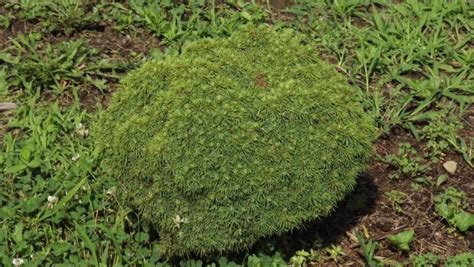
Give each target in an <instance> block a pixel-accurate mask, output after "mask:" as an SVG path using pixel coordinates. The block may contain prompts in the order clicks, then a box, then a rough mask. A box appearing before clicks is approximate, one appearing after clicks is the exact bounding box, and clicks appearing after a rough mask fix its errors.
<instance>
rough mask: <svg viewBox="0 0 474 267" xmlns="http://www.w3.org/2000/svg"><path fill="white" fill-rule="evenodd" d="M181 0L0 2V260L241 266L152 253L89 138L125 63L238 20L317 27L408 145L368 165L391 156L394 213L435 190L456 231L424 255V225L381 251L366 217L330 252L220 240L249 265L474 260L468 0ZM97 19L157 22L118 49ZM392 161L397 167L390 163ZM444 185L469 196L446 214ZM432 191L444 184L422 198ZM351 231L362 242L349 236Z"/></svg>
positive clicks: (335, 58) (122, 23)
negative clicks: (274, 2)
mask: <svg viewBox="0 0 474 267" xmlns="http://www.w3.org/2000/svg"><path fill="white" fill-rule="evenodd" d="M189 2H190V3H189V4H175V3H174V2H173V1H148V0H130V1H125V2H122V1H120V2H110V1H99V0H95V1H92V0H90V1H79V0H68V1H59V0H52V1H47V2H46V1H39V0H20V1H9V0H7V1H3V2H2V3H1V4H0V40H3V42H0V102H14V103H16V104H18V106H19V107H18V108H17V109H15V110H8V111H0V112H1V116H0V150H1V154H0V170H3V171H2V172H0V186H1V188H2V191H1V193H0V225H1V227H0V265H5V266H11V265H12V263H13V261H14V259H18V260H20V259H21V260H22V261H23V266H44V265H53V264H54V265H58V266H62V265H63V266H66V265H75V266H76V265H77V266H90V265H94V266H122V265H144V266H164V265H166V264H170V265H171V264H175V265H176V264H181V266H204V265H206V264H207V263H210V262H212V261H214V262H216V263H217V262H218V261H219V262H220V265H219V266H227V265H228V266H235V264H234V265H232V264H233V263H232V261H230V260H226V259H224V258H222V259H220V260H219V259H201V260H199V259H194V260H187V259H177V260H175V261H166V260H165V259H160V258H158V257H157V256H156V255H157V251H158V250H159V249H160V248H159V247H158V246H157V240H158V233H156V232H155V230H153V229H152V228H151V227H150V226H149V225H146V224H145V223H143V222H141V221H140V218H138V217H137V216H136V215H135V213H134V212H133V211H132V210H128V209H125V208H123V207H122V206H121V205H120V203H119V202H117V201H116V199H115V193H114V192H115V191H114V190H115V187H114V179H113V177H109V175H108V173H107V172H106V170H103V169H101V168H100V162H101V154H100V153H99V151H97V150H96V149H95V148H94V147H93V146H92V142H91V141H90V140H89V137H90V136H89V133H88V130H89V127H90V123H91V121H92V119H93V118H94V116H96V114H97V112H98V111H100V110H101V109H103V108H105V106H106V103H107V97H108V95H110V93H111V92H113V91H114V90H115V89H116V87H117V83H118V81H119V79H120V77H121V76H122V75H123V74H124V73H126V72H127V71H129V70H131V69H134V68H136V67H137V66H138V65H140V64H141V62H143V61H145V60H148V59H150V58H152V57H154V58H157V57H161V56H162V53H161V52H160V51H161V50H164V48H167V50H166V51H167V52H165V53H176V51H179V49H180V47H181V46H182V44H183V43H184V42H186V41H189V40H195V39H198V38H203V37H220V36H228V35H229V34H230V33H231V32H232V31H234V30H235V29H237V28H238V27H239V26H240V25H243V24H246V23H254V24H262V23H268V24H274V25H276V26H277V27H291V28H294V29H296V30H299V31H301V32H303V33H305V34H306V35H307V38H308V39H311V40H312V41H315V42H317V47H316V50H315V53H319V54H320V55H321V57H323V58H325V59H326V60H328V61H330V62H332V63H334V64H336V65H337V67H338V70H339V71H340V72H342V73H344V74H345V75H346V76H347V77H348V78H349V79H350V81H351V83H352V89H353V92H354V94H359V95H362V96H363V97H364V98H365V99H366V102H365V105H366V109H367V112H373V113H374V114H375V116H376V117H377V120H378V124H379V127H380V131H381V132H382V133H383V134H382V136H381V140H380V143H379V144H378V145H380V146H382V145H383V144H385V143H386V142H388V141H387V140H392V139H393V140H395V141H394V142H395V148H398V147H400V148H403V149H404V151H401V152H399V150H398V149H388V148H387V149H386V150H387V151H385V152H384V151H382V152H380V151H378V152H379V154H380V156H379V157H376V158H380V159H379V160H377V159H374V162H375V163H374V166H376V165H377V164H385V163H384V162H385V161H386V160H385V159H384V158H387V159H389V161H390V162H391V164H390V166H389V167H387V168H386V169H384V172H383V173H381V174H379V175H380V179H382V178H383V177H385V178H386V181H387V183H389V185H390V187H391V189H390V190H387V191H386V192H390V191H391V190H395V189H396V190H399V191H400V192H403V194H405V195H406V197H403V199H404V201H403V203H402V204H403V214H410V213H412V214H413V215H412V216H416V215H417V214H418V213H415V212H414V210H410V209H409V206H410V203H409V202H410V201H409V200H410V199H411V198H412V197H415V196H416V195H420V194H425V192H426V194H425V196H426V197H425V200H426V201H428V202H429V203H431V204H430V205H431V206H433V207H434V205H435V203H438V204H437V205H438V208H437V210H438V212H441V215H436V214H437V213H436V210H435V208H433V207H432V208H431V210H429V211H428V212H430V213H429V214H430V216H427V217H429V218H430V220H431V221H428V222H427V223H432V224H433V225H438V227H439V228H438V229H445V228H449V229H450V230H449V231H448V230H439V231H441V234H442V236H443V238H445V240H460V241H457V243H456V246H453V247H454V248H453V247H446V249H445V250H443V251H445V253H444V254H443V253H441V252H439V251H437V250H436V248H435V247H434V246H433V247H428V252H436V253H435V254H437V256H434V254H433V255H431V254H429V255H431V256H430V257H429V258H426V257H424V258H423V257H422V256H423V255H424V252H423V251H420V250H419V248H420V244H421V243H420V242H423V233H422V232H420V231H419V230H417V231H416V236H415V237H414V241H413V242H412V243H411V244H410V251H408V252H406V253H405V254H406V255H400V254H394V253H392V254H390V253H391V252H390V251H389V250H388V249H387V250H384V251H385V253H383V254H384V255H392V256H393V259H389V258H384V259H382V258H381V257H378V256H377V253H379V252H380V251H381V250H382V249H384V248H386V247H388V244H389V243H388V240H385V238H382V239H375V237H370V233H364V237H365V239H367V240H370V241H369V243H368V244H366V243H365V241H364V237H363V236H362V234H359V235H358V237H359V241H360V244H361V245H362V244H364V245H363V246H361V247H358V246H346V245H344V244H339V243H337V242H332V243H331V244H329V245H334V246H333V247H332V248H338V249H337V253H336V254H337V255H336V254H334V253H335V252H334V253H330V256H329V257H319V256H318V255H320V254H322V255H324V254H327V251H330V250H331V247H330V246H328V247H329V250H324V249H322V250H321V251H320V252H313V251H311V253H310V252H306V253H305V252H304V250H305V249H306V250H308V251H309V247H311V245H309V246H305V247H304V246H302V247H298V248H295V250H294V251H296V250H298V253H292V254H288V253H286V254H285V253H280V254H275V253H276V252H277V251H279V250H281V251H284V249H283V248H282V247H281V248H280V247H272V248H271V249H268V246H264V247H265V248H266V249H260V248H259V247H256V248H255V249H254V250H252V251H249V252H248V253H247V254H242V255H237V256H235V255H234V256H232V257H231V256H230V255H224V256H228V257H229V258H232V259H233V260H234V261H235V262H237V263H239V264H240V263H245V264H247V265H248V266H268V264H274V266H279V264H280V265H282V262H283V260H286V261H287V262H289V261H290V259H293V260H292V262H293V263H298V262H305V263H308V262H316V261H320V262H324V261H326V262H327V261H333V260H335V259H337V262H338V263H343V262H344V261H345V260H348V261H349V260H354V257H355V259H357V257H359V255H358V254H359V253H362V255H363V256H362V257H361V258H359V259H362V258H364V257H365V259H367V263H368V264H369V265H376V264H380V263H382V262H387V261H390V260H392V261H390V262H393V261H399V262H404V263H408V262H409V261H410V257H412V258H413V259H414V260H416V261H417V263H420V262H428V261H430V262H433V261H434V258H435V257H436V261H438V257H439V260H440V261H441V262H444V261H446V264H451V265H453V266H454V265H455V264H460V265H456V266H463V265H462V264H469V263H472V261H473V260H472V254H468V253H467V254H460V253H461V252H462V251H463V250H467V248H468V246H467V245H466V242H465V241H463V240H465V239H466V238H467V237H468V236H469V235H470V233H472V228H467V229H465V227H466V225H467V224H468V220H469V219H466V218H472V217H470V216H472V205H471V206H469V205H468V203H472V197H473V196H472V194H469V192H468V187H466V186H465V185H466V184H467V183H468V182H469V180H468V179H469V173H471V174H472V164H473V162H472V159H473V154H472V149H473V147H472V146H473V143H474V137H473V130H472V129H473V128H472V120H470V119H469V116H472V112H473V111H472V101H473V100H474V94H473V93H474V86H473V85H474V76H473V74H472V68H473V65H474V52H473V51H474V50H473V35H472V31H473V27H474V24H473V22H472V12H473V10H472V6H469V4H468V1H462V0H454V1H447V0H430V1H412V0H408V1H404V2H402V3H395V2H396V1H394V2H393V3H392V1H377V0H374V1H371V0H351V1H319V0H318V1H313V0H300V1H296V3H295V4H294V5H291V6H289V7H288V8H287V9H286V10H283V11H278V12H276V11H275V10H273V11H272V10H270V9H268V7H267V5H262V6H260V5H258V4H255V3H252V2H247V1H240V0H233V1H231V0H229V1H225V3H221V1H202V0H201V1H199V0H196V1H189ZM105 29H107V30H105ZM90 32H96V33H98V35H99V36H102V35H104V36H105V35H114V36H119V37H120V38H119V39H118V40H122V39H124V40H125V39H126V38H127V36H132V38H131V39H140V38H142V37H144V36H152V38H154V39H155V40H157V42H159V46H158V47H144V48H143V47H139V48H137V47H138V46H139V44H138V43H133V41H132V44H131V48H130V47H125V46H123V45H122V44H119V45H120V46H122V48H117V49H120V51H113V49H112V48H104V46H97V45H96V44H95V43H94V42H92V41H93V40H91V39H90V36H89V35H87V33H90ZM133 37H136V38H133ZM104 40H106V39H104ZM110 45H112V44H110ZM152 48H155V49H154V50H152ZM406 143H410V145H407V144H406ZM403 149H402V150H403ZM413 151H414V152H413ZM405 152H406V153H405ZM387 155H390V156H387ZM413 158H414V159H415V160H410V159H413ZM453 158H454V159H455V160H456V161H457V163H458V165H459V166H460V167H459V168H458V171H457V172H456V174H454V175H453V174H449V179H443V182H442V183H440V184H439V186H438V187H436V186H435V184H436V183H437V182H436V179H437V178H438V177H439V176H440V175H443V174H446V173H445V172H444V171H443V168H442V163H443V162H444V161H446V160H447V159H453ZM377 166H378V165H377ZM390 175H392V177H396V179H392V180H390V179H388V176H390ZM420 177H424V179H425V180H423V181H421V183H422V186H421V187H415V188H411V187H410V186H408V187H406V186H405V182H406V181H408V184H410V183H412V182H414V183H419V182H417V181H416V180H415V179H416V178H420ZM385 178H383V179H385ZM383 179H382V180H383ZM471 179H472V178H471ZM426 181H429V182H431V184H430V183H427V182H426ZM379 186H380V187H381V188H382V189H381V190H384V187H383V185H382V184H379ZM451 187H454V188H456V189H449V191H446V192H455V193H456V196H459V195H462V196H463V206H462V207H461V208H460V207H456V209H454V208H453V209H448V210H447V211H449V212H450V213H449V214H448V213H446V212H444V211H445V209H443V207H444V206H443V205H445V206H446V205H447V207H448V208H449V207H450V206H449V204H450V203H448V202H447V201H448V196H449V195H447V193H443V192H445V190H446V189H447V188H451ZM455 190H456V191H455ZM462 191H465V193H462ZM459 192H461V193H459ZM442 194H444V195H442ZM453 194H454V193H453ZM431 195H440V197H438V198H436V199H435V198H434V197H433V199H431V198H430V196H431ZM443 196H445V197H443ZM394 197H396V196H395V195H394ZM451 198H452V197H451ZM464 198H468V199H471V200H467V201H465V200H464ZM394 203H395V202H394ZM466 203H467V204H466ZM402 204H397V205H395V204H391V203H390V202H389V204H388V205H382V206H386V207H387V208H388V209H389V211H392V210H393V209H394V208H393V209H392V208H390V207H391V206H398V208H399V209H401V207H400V206H401V205H402ZM443 212H444V213H443ZM396 213H397V212H396V211H394V214H396ZM398 213H400V212H398ZM451 213H452V214H451ZM459 214H461V215H462V216H461V215H459ZM466 214H467V215H466ZM469 214H470V215H469ZM386 216H387V217H388V216H390V212H388V213H386ZM396 216H402V215H396ZM403 216H405V215H403ZM394 218H398V217H394ZM404 218H407V217H404ZM418 219H419V220H422V218H421V217H420V218H418ZM406 220H407V221H410V220H409V219H406ZM449 225H453V227H449ZM410 226H411V225H410ZM364 227H365V226H364V225H363V224H359V225H357V228H362V229H365V228H364ZM456 227H460V228H461V229H462V230H463V231H460V230H457V229H456ZM372 230H373V231H374V235H376V234H377V233H378V232H376V231H377V229H372ZM464 230H465V231H464ZM398 232H401V231H398ZM463 232H466V233H463ZM394 234H395V233H394ZM430 234H431V233H430ZM382 237H383V235H382ZM372 240H373V241H372ZM267 241H268V242H271V241H272V239H271V238H270V239H269V240H266V241H264V242H267ZM353 242H354V243H355V244H358V241H357V239H356V240H353ZM448 243H449V242H446V243H444V242H443V243H439V244H437V245H438V246H447V245H448ZM374 244H378V245H377V246H375V245H374ZM384 244H385V245H384ZM462 244H464V245H462ZM337 246H342V249H343V250H344V252H342V251H340V249H339V247H337ZM270 247H271V246H270ZM313 248H314V249H315V250H317V249H318V247H313ZM361 248H362V250H361ZM376 248H377V249H376ZM456 248H457V249H456ZM294 251H293V252H294ZM260 252H262V253H263V252H265V253H266V255H264V254H260ZM353 252H355V253H353ZM333 254H334V255H333ZM417 254H420V255H419V256H417ZM455 254H460V255H459V256H456V255H455ZM364 255H365V256H364ZM16 262H19V261H16ZM295 266H297V264H296V265H295ZM464 266H468V265H464Z"/></svg>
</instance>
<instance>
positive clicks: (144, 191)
mask: <svg viewBox="0 0 474 267" xmlns="http://www.w3.org/2000/svg"><path fill="white" fill-rule="evenodd" d="M303 41H304V40H303V37H302V36H300V35H297V34H295V33H294V32H293V31H290V30H274V29H272V28H268V27H260V28H253V27H249V28H247V29H244V30H241V31H239V32H237V33H235V34H234V35H232V36H231V37H230V38H228V39H217V40H212V39H204V40H200V41H196V42H193V43H189V44H188V45H186V46H185V47H184V48H183V52H182V53H181V54H180V55H168V56H166V57H165V58H164V59H162V60H159V61H153V62H149V63H147V64H145V65H144V66H143V67H142V68H141V69H139V70H137V71H134V72H132V73H131V74H129V75H128V77H126V78H125V79H124V81H123V83H122V87H123V88H122V89H121V90H119V91H118V92H117V93H116V94H115V95H114V96H113V98H112V100H111V103H110V106H109V109H108V111H107V112H105V113H104V114H103V115H102V116H101V119H100V120H99V122H98V123H97V125H98V126H97V129H96V134H97V144H99V146H101V147H103V148H104V149H105V151H106V157H105V158H106V159H105V162H104V165H103V166H106V167H107V168H108V170H109V171H110V172H111V173H112V175H113V176H114V177H116V179H118V182H119V185H120V191H121V193H122V195H123V197H125V200H126V201H128V203H130V204H132V205H133V207H135V208H136V209H137V210H138V211H139V213H140V214H141V216H142V218H144V219H145V220H146V221H149V222H151V223H152V224H154V225H155V227H156V228H157V229H158V231H159V234H160V242H161V245H162V252H163V253H164V254H166V255H167V256H181V255H188V254H191V253H197V254H201V255H209V254H212V253H219V252H223V251H236V250H241V249H245V248H248V247H250V246H252V245H253V244H254V243H255V241H256V240H257V239H258V238H260V237H263V236H268V235H272V234H278V233H282V232H285V231H288V230H291V229H294V228H297V227H299V226H301V225H302V224H303V223H304V222H305V221H308V220H312V219H316V218H319V217H322V216H326V215H328V214H329V213H330V212H331V210H332V209H333V208H334V206H335V205H336V203H337V202H338V201H339V200H341V199H342V198H344V196H345V195H346V193H348V192H349V191H351V189H352V188H353V186H354V185H355V178H356V176H357V174H358V173H360V172H361V171H362V170H363V169H364V165H365V163H366V161H367V159H368V157H369V156H370V153H371V145H372V141H373V140H374V138H375V136H376V131H375V127H374V126H373V125H372V118H371V116H369V115H368V114H367V113H365V112H364V111H363V109H362V107H361V105H360V103H359V101H358V100H359V99H358V98H357V96H355V95H354V93H353V92H351V90H350V89H349V85H348V82H347V81H346V80H345V78H344V77H343V76H342V75H340V74H338V73H337V71H336V69H335V67H334V66H332V65H330V64H328V63H326V62H324V61H322V60H321V59H319V57H318V56H317V54H316V53H315V51H314V49H313V47H311V46H309V45H305V44H304V42H303Z"/></svg>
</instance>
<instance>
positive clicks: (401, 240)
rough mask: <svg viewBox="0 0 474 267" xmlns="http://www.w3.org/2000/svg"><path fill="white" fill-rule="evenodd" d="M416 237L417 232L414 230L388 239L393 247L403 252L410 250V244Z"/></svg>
mask: <svg viewBox="0 0 474 267" xmlns="http://www.w3.org/2000/svg"><path fill="white" fill-rule="evenodd" d="M414 237H415V231H414V230H413V229H410V230H406V231H403V232H400V233H398V234H396V235H390V236H388V237H387V239H388V240H389V241H390V243H391V244H392V246H394V247H396V248H397V249H400V250H402V251H409V250H410V246H409V245H410V242H411V241H412V240H413V238H414Z"/></svg>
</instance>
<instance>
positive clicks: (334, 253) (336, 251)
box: [326, 245, 346, 263]
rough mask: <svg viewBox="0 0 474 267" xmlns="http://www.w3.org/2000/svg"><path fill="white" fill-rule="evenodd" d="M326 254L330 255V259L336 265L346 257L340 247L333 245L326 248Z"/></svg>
mask: <svg viewBox="0 0 474 267" xmlns="http://www.w3.org/2000/svg"><path fill="white" fill-rule="evenodd" d="M326 252H327V253H328V254H329V258H330V259H331V260H333V261H334V262H336V263H337V262H338V261H339V260H340V257H342V256H345V255H346V253H344V250H343V249H342V247H341V246H339V245H331V247H329V248H326Z"/></svg>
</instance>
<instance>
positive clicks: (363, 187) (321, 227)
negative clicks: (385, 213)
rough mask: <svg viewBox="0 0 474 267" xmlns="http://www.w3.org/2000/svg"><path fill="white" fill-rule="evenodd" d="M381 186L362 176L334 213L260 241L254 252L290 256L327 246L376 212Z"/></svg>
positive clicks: (364, 175) (365, 175) (368, 177)
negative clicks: (303, 250)
mask: <svg viewBox="0 0 474 267" xmlns="http://www.w3.org/2000/svg"><path fill="white" fill-rule="evenodd" d="M377 196H378V188H377V186H376V185H375V183H374V180H373V177H371V176H370V175H369V174H362V175H359V177H358V181H357V184H356V186H355V188H354V190H353V191H352V193H350V194H349V195H348V196H347V197H346V198H345V199H344V200H342V201H341V202H340V203H339V204H338V206H337V207H336V209H335V210H334V211H333V213H332V214H331V215H330V216H328V217H325V218H321V219H319V220H315V221H312V222H308V223H307V224H306V225H305V227H303V229H298V230H293V231H291V232H287V233H284V234H281V235H277V236H272V237H268V238H265V239H262V240H260V241H259V242H258V243H257V244H256V245H255V246H254V248H253V249H252V250H251V251H252V252H253V251H255V252H266V253H269V254H272V253H274V251H273V250H274V249H277V250H278V251H279V252H281V253H283V254H284V255H285V256H287V257H289V256H291V255H294V253H295V252H296V251H298V250H301V249H305V250H309V249H311V248H318V247H325V246H327V245H330V244H333V243H334V242H336V241H338V240H339V239H340V238H342V237H344V234H345V233H346V232H347V231H349V230H350V229H352V228H353V227H354V226H355V225H357V223H358V222H359V220H360V219H361V218H362V217H364V216H365V215H368V214H371V213H373V212H374V211H375V207H376V204H375V201H376V199H377Z"/></svg>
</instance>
